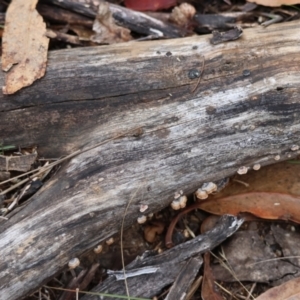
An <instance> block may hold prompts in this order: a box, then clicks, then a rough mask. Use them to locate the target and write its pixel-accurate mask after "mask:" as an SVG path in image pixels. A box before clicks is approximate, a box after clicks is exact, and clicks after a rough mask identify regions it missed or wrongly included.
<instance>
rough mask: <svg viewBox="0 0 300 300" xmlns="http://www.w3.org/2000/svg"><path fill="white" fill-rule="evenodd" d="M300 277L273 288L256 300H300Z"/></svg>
mask: <svg viewBox="0 0 300 300" xmlns="http://www.w3.org/2000/svg"><path fill="white" fill-rule="evenodd" d="M299 299H300V277H298V278H295V279H292V280H290V281H288V282H285V283H283V284H281V285H279V286H276V287H273V288H271V289H269V290H268V291H266V292H265V293H263V294H261V295H260V296H259V297H257V298H256V300H299Z"/></svg>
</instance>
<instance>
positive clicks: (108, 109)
mask: <svg viewBox="0 0 300 300" xmlns="http://www.w3.org/2000/svg"><path fill="white" fill-rule="evenodd" d="M299 24H300V23H299V22H291V23H284V24H279V25H274V26H271V27H268V28H254V29H249V30H245V32H244V35H243V37H242V38H241V39H240V40H237V41H234V42H230V43H226V44H219V45H216V46H212V45H210V43H209V37H208V36H202V37H199V36H195V37H191V38H184V39H174V40H165V41H151V42H142V43H136V42H130V43H126V44H118V45H112V46H103V47H94V48H84V49H79V48H78V49H71V50H62V51H57V52H52V53H50V54H49V62H48V68H47V74H46V76H45V77H44V78H43V79H41V80H39V81H38V82H36V83H35V84H34V85H33V86H31V87H28V88H25V89H23V90H21V91H19V92H17V93H16V94H15V95H11V96H7V95H1V96H0V141H1V142H2V144H4V145H11V144H13V145H17V146H21V147H25V146H30V145H36V146H37V147H38V148H37V149H38V153H39V154H40V155H41V156H46V157H58V156H62V155H67V154H70V153H72V152H73V151H76V150H78V149H79V150H82V152H81V154H79V155H77V156H76V157H74V158H73V159H72V160H71V161H70V162H69V163H67V164H65V165H64V166H63V167H62V168H61V170H60V171H59V172H58V174H56V175H55V176H54V177H53V178H52V179H51V180H50V181H49V182H48V183H47V184H46V185H45V186H44V187H43V188H42V189H41V190H39V192H37V194H35V195H34V196H33V197H32V198H31V200H30V203H28V205H27V206H25V208H23V209H21V210H20V211H19V212H18V213H16V214H15V215H13V216H11V217H10V216H9V215H8V217H10V219H9V220H8V221H3V220H1V223H0V225H1V228H0V251H1V261H0V288H1V295H0V299H12V300H13V299H20V298H21V297H23V296H25V295H26V294H28V293H30V292H32V291H34V290H35V289H37V288H38V286H40V285H41V284H42V283H44V282H46V281H47V280H48V279H49V278H51V277H53V276H54V275H55V274H56V273H58V272H60V271H61V270H62V269H63V268H65V267H66V265H67V263H68V261H69V260H70V259H71V258H73V257H75V256H78V255H80V254H81V253H82V252H84V251H85V250H87V249H90V248H92V247H94V246H95V245H97V244H99V243H100V242H101V241H103V240H105V239H107V238H108V237H109V236H111V235H112V234H114V233H116V232H118V231H119V229H120V226H121V220H122V218H123V216H124V211H125V208H126V207H127V206H128V211H127V214H126V218H125V225H126V226H129V225H130V224H132V223H133V222H135V221H136V219H137V217H138V216H140V215H141V213H140V211H139V209H140V205H141V204H144V205H148V210H147V211H146V213H150V212H156V211H159V210H161V209H162V208H163V207H166V206H167V205H168V204H169V203H170V202H171V201H172V200H173V199H174V193H175V192H176V191H178V190H183V192H184V193H185V194H187V193H191V192H193V191H195V189H196V188H197V187H198V186H199V185H200V184H201V183H203V182H207V181H212V180H218V179H221V178H223V177H226V176H229V175H232V174H234V173H235V172H237V171H239V172H240V173H241V172H245V171H246V170H247V169H248V168H252V167H253V166H254V165H256V166H258V165H267V164H271V163H274V162H276V161H278V160H286V159H289V158H292V157H295V156H296V155H297V154H298V153H297V151H298V149H299V146H300V141H299V131H300V122H299V110H300V105H299V102H300V100H299V94H300V76H299V75H300V55H299V53H300V37H299ZM0 82H1V84H2V86H3V85H4V75H3V74H0ZM85 149H90V150H88V151H85Z"/></svg>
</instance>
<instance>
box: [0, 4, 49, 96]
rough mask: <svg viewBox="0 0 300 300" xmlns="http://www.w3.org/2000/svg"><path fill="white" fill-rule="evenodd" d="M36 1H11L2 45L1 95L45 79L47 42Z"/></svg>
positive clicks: (44, 27) (44, 26)
mask: <svg viewBox="0 0 300 300" xmlns="http://www.w3.org/2000/svg"><path fill="white" fill-rule="evenodd" d="M37 1H38V0H26V1H24V0H13V1H12V2H11V4H10V5H9V7H8V9H7V12H6V20H5V28H4V33H3V42H2V49H3V54H2V70H3V71H6V72H8V71H9V72H8V73H7V75H6V78H5V86H4V87H3V88H2V89H3V93H4V94H13V93H15V92H16V91H18V90H20V89H21V88H22V87H25V86H28V85H30V84H32V83H33V82H34V81H35V80H36V79H39V78H41V77H43V76H44V74H45V70H46V62H47V51H48V44H49V39H48V38H47V37H46V25H45V23H44V21H43V18H42V17H41V16H40V15H39V14H38V12H37V11H36V9H35V7H36V4H37Z"/></svg>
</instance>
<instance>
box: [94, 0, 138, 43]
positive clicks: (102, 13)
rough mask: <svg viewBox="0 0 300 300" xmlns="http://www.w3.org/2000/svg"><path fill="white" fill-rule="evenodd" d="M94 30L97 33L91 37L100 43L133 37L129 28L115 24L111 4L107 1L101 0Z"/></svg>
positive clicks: (128, 39) (125, 40)
mask: <svg viewBox="0 0 300 300" xmlns="http://www.w3.org/2000/svg"><path fill="white" fill-rule="evenodd" d="M93 30H94V31H95V32H96V34H95V35H94V36H92V37H91V41H92V42H95V43H99V44H112V43H120V42H127V41H130V40H131V39H132V37H131V35H130V30H129V29H127V28H124V27H121V26H118V25H116V24H115V21H114V18H113V17H112V14H111V11H110V9H109V5H108V3H106V2H100V4H99V7H98V13H97V17H96V20H95V22H94V25H93Z"/></svg>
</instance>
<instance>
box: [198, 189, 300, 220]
mask: <svg viewBox="0 0 300 300" xmlns="http://www.w3.org/2000/svg"><path fill="white" fill-rule="evenodd" d="M194 205H195V204H194ZM194 205H192V206H194ZM299 205H300V197H299V196H293V195H289V194H281V193H267V192H253V193H246V194H239V195H234V196H229V197H225V198H219V199H211V200H206V201H202V202H199V203H197V204H196V205H195V206H197V208H200V209H202V210H204V211H207V212H210V213H212V214H215V215H223V214H232V215H237V214H239V213H241V212H248V213H251V214H253V215H255V216H257V217H260V218H263V219H271V220H277V219H281V220H290V221H294V222H296V223H300V211H299Z"/></svg>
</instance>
